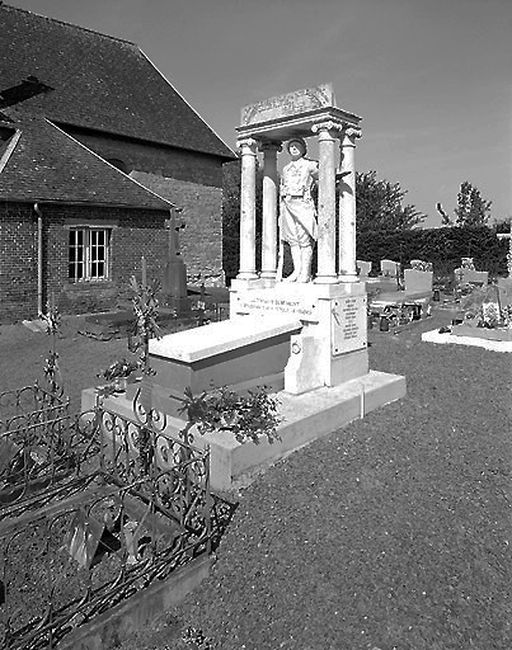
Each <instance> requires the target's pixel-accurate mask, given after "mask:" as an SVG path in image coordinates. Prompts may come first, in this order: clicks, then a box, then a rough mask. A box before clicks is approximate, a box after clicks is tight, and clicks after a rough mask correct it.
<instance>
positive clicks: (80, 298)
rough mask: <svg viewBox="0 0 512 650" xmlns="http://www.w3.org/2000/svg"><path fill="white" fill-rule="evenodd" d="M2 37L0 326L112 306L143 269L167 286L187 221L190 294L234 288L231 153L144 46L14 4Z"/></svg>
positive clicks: (1, 13)
mask: <svg viewBox="0 0 512 650" xmlns="http://www.w3.org/2000/svg"><path fill="white" fill-rule="evenodd" d="M0 24H2V26H3V28H2V30H1V32H0V70H1V75H0V318H2V319H3V320H5V319H6V318H10V319H12V318H18V317H21V316H23V317H27V316H30V315H33V314H35V313H37V309H38V307H39V306H40V305H41V303H42V304H44V303H45V302H46V300H47V299H48V297H49V296H50V295H51V293H53V294H54V295H55V296H56V297H57V298H58V300H59V302H60V304H61V306H62V308H63V309H64V310H66V311H69V312H80V311H82V312H83V311H87V310H92V309H101V308H103V307H106V306H112V301H113V299H114V298H115V297H117V296H119V295H120V292H122V290H123V287H124V286H125V283H126V280H127V278H128V277H129V276H130V275H131V274H132V273H133V272H135V271H137V270H138V269H139V267H140V258H141V255H144V256H145V257H146V259H147V262H148V272H149V275H152V276H158V274H159V273H160V272H161V269H162V268H163V265H164V263H165V255H166V247H165V242H166V239H167V238H166V236H165V232H164V223H165V220H166V218H168V216H169V210H170V209H174V208H179V209H180V217H181V219H182V220H183V221H184V222H185V224H186V227H185V230H184V231H182V234H181V235H180V241H181V248H182V253H183V255H184V258H185V262H186V264H187V270H188V273H189V280H190V281H191V282H197V281H204V282H205V283H206V284H210V285H215V284H222V283H223V281H224V276H223V271H222V219H221V203H222V165H223V163H225V162H226V161H229V160H233V159H235V155H234V154H233V152H232V151H231V149H229V147H227V145H225V144H224V143H223V142H222V140H221V139H220V138H219V137H218V136H217V135H216V134H215V133H214V132H213V131H212V129H211V128H210V127H209V126H208V125H207V124H206V123H205V122H204V121H203V120H202V118H201V117H200V116H199V115H198V114H197V113H196V112H195V111H194V110H193V109H192V108H191V106H190V105H189V104H188V103H187V102H186V101H185V100H184V99H183V97H181V95H180V94H179V93H178V92H177V91H176V90H175V89H174V88H173V86H172V85H171V84H170V83H169V82H168V81H167V80H166V79H165V78H164V77H163V76H162V75H161V73H160V72H159V71H158V70H157V69H156V68H155V66H154V65H153V64H152V63H151V61H149V59H148V58H147V57H146V56H145V54H144V53H143V52H142V51H141V50H140V49H139V48H138V47H137V46H136V45H135V44H133V43H130V42H128V41H124V40H121V39H117V38H113V37H110V36H107V35H104V34H99V33H97V32H93V31H91V30H88V29H84V28H81V27H77V26H74V25H69V24H67V23H63V22H60V21H57V20H54V19H49V18H45V17H43V16H38V15H36V14H33V13H30V12H27V11H24V10H21V9H16V8H14V7H10V6H7V5H4V4H1V3H0Z"/></svg>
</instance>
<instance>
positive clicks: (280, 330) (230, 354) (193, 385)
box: [149, 314, 302, 415]
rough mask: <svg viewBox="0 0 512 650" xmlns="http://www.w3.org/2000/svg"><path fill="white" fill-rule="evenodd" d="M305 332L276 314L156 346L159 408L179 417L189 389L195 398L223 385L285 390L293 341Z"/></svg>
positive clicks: (190, 332) (191, 333)
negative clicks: (286, 368) (203, 392)
mask: <svg viewBox="0 0 512 650" xmlns="http://www.w3.org/2000/svg"><path fill="white" fill-rule="evenodd" d="M301 327H302V326H301V323H300V321H298V320H297V319H294V318H293V317H292V318H290V317H285V316H284V317H283V316H282V315H279V314H276V315H272V316H271V315H269V317H268V318H265V319H261V318H251V317H244V318H242V319H238V320H227V321H221V322H218V323H210V324H209V325H204V326H202V327H198V328H195V329H191V330H185V331H182V332H177V333H175V334H169V335H167V336H164V337H163V338H161V339H159V340H152V341H150V344H149V356H150V365H151V367H152V368H153V370H154V371H155V373H156V374H155V375H154V376H153V378H152V385H153V387H152V397H153V406H154V407H155V408H158V409H160V410H162V411H164V412H166V413H168V414H171V415H173V414H175V413H176V412H177V408H178V407H179V406H180V403H181V402H180V401H179V400H180V399H181V398H182V397H183V393H184V390H185V388H187V387H189V388H190V389H191V390H192V392H193V393H194V394H197V393H200V392H202V391H208V390H212V389H213V388H218V387H220V386H229V387H232V388H234V389H238V390H244V389H247V388H252V387H255V386H257V385H268V386H271V387H272V388H274V389H279V388H282V387H283V385H284V384H283V382H284V379H283V372H284V368H285V366H286V363H287V362H288V358H289V356H290V337H291V336H292V334H296V333H298V332H299V331H300V329H301Z"/></svg>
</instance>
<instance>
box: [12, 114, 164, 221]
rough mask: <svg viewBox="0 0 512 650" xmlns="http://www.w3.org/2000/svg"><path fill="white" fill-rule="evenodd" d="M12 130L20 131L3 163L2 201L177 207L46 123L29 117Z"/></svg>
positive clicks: (16, 124)
mask: <svg viewBox="0 0 512 650" xmlns="http://www.w3.org/2000/svg"><path fill="white" fill-rule="evenodd" d="M7 110H8V111H9V109H7ZM11 110H12V109H11ZM14 113H15V112H14V111H12V114H11V117H14ZM8 125H9V127H10V128H12V129H13V130H14V129H16V131H15V132H13V137H12V138H11V140H10V142H8V143H7V147H6V148H4V151H3V156H2V158H1V159H0V163H2V164H1V165H0V201H34V202H35V201H40V202H44V201H48V202H53V203H73V204H91V203H92V204H95V205H105V206H121V207H133V208H146V209H151V210H168V209H170V208H171V207H173V204H172V203H171V202H170V201H167V200H165V199H163V198H161V197H160V196H158V195H157V194H155V193H153V192H152V191H150V190H148V189H147V188H145V187H143V186H142V185H140V184H139V183H138V182H136V181H135V180H133V179H131V178H130V177H129V176H127V175H126V174H124V173H123V172H121V171H119V170H118V169H116V168H115V167H113V166H112V165H110V164H109V163H107V162H105V161H104V160H103V159H102V158H100V157H99V156H98V155H97V154H95V153H93V152H92V151H90V150H89V149H87V148H86V147H85V146H84V145H82V144H80V143H79V142H77V141H76V140H75V139H74V138H72V137H70V136H69V135H67V134H66V133H64V131H62V130H61V129H59V128H58V127H56V126H54V125H53V124H52V123H51V122H49V121H48V120H47V119H45V118H42V117H39V116H32V117H29V116H26V115H25V116H24V117H23V118H21V119H20V118H18V119H15V120H14V121H13V122H9V124H8ZM9 144H11V147H9ZM12 144H14V145H15V146H14V147H13V146H12Z"/></svg>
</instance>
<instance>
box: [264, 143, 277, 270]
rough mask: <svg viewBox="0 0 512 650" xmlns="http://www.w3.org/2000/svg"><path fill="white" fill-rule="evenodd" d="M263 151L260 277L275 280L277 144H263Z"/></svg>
mask: <svg viewBox="0 0 512 650" xmlns="http://www.w3.org/2000/svg"><path fill="white" fill-rule="evenodd" d="M260 149H261V151H263V229H262V247H261V277H262V278H267V279H271V280H275V278H276V269H277V194H278V174H277V152H278V151H281V144H280V143H279V142H264V143H263V144H262V145H261V148H260Z"/></svg>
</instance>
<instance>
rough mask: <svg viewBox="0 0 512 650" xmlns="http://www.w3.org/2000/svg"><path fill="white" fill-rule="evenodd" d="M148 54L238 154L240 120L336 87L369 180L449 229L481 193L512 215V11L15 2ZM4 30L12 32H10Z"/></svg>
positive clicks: (429, 2)
mask: <svg viewBox="0 0 512 650" xmlns="http://www.w3.org/2000/svg"><path fill="white" fill-rule="evenodd" d="M6 4H10V5H12V6H15V7H19V8H22V9H27V10H30V11H33V12H35V13H38V14H42V15H45V16H49V17H52V18H57V19H59V20H63V21H65V22H69V23H73V24H76V25H81V26H82V27H87V28H89V29H94V30H96V31H99V32H103V33H106V34H111V35H112V36H117V37H120V38H124V39H127V40H129V41H133V42H136V43H137V44H138V45H139V46H140V48H141V49H142V50H143V51H144V52H145V53H146V54H147V55H148V56H149V58H150V59H151V60H152V62H153V63H154V64H155V65H156V67H157V68H158V69H159V70H160V71H161V72H162V73H163V74H164V76H165V77H166V78H167V79H168V80H169V81H170V82H171V83H172V85H173V86H174V87H175V88H176V90H178V91H179V92H180V94H181V95H182V96H183V97H184V98H185V99H186V100H187V101H188V102H189V103H190V104H191V105H192V106H193V108H194V109H195V110H196V111H197V112H198V113H199V115H200V116H201V117H202V118H203V119H204V120H205V121H206V122H207V123H208V124H209V125H210V126H211V127H212V128H213V129H214V131H215V132H216V133H217V134H218V135H219V136H220V137H221V138H222V139H223V140H224V141H225V142H226V143H227V144H228V145H229V146H230V147H232V148H236V131H235V129H236V127H237V126H238V125H239V122H240V109H241V107H242V106H245V105H246V104H250V103H253V102H257V101H260V100H262V99H266V98H268V97H271V96H275V95H281V94H283V93H286V92H290V91H293V90H297V89H300V88H307V87H311V86H316V85H318V84H321V83H326V82H332V83H333V85H334V89H335V93H336V98H337V104H338V106H339V107H340V108H343V109H346V110H348V111H350V112H353V113H356V114H357V115H360V116H361V117H362V118H363V121H362V123H361V126H362V130H363V137H362V139H361V140H359V141H358V145H357V149H356V167H357V169H358V170H359V171H362V172H364V171H369V170H376V172H377V175H378V177H379V178H382V179H386V180H389V181H392V182H394V183H395V182H396V183H400V185H401V187H402V188H403V189H404V190H407V195H406V197H405V203H412V204H413V205H415V206H416V208H417V209H418V210H420V211H421V212H423V213H425V214H426V215H427V217H428V218H427V220H426V221H425V225H426V226H437V225H440V222H441V218H440V216H439V215H438V214H437V212H436V209H435V205H436V203H437V202H441V203H442V205H443V207H444V209H445V210H446V211H447V212H449V213H452V211H453V209H454V208H455V206H456V199H457V192H458V190H459V188H460V184H461V183H462V182H463V181H465V180H468V181H470V182H471V183H473V185H475V186H476V187H477V188H478V189H479V190H480V192H481V194H482V196H483V198H484V199H486V200H492V202H493V206H492V217H493V219H502V218H505V217H507V216H510V215H512V0H309V1H307V0H87V1H85V2H84V1H83V0H6ZM0 27H1V26H0Z"/></svg>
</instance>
